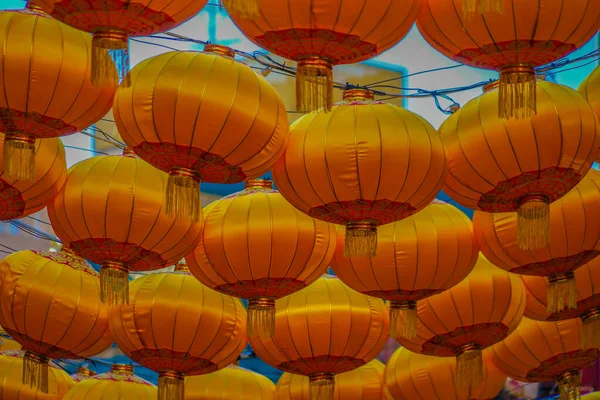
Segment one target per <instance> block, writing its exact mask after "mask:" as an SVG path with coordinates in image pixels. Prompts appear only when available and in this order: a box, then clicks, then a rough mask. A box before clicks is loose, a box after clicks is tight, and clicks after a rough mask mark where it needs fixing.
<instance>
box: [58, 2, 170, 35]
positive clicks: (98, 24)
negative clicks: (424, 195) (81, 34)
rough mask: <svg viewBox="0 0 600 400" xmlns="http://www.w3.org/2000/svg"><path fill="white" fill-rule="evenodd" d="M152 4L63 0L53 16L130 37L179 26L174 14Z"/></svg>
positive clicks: (85, 28) (86, 28)
mask: <svg viewBox="0 0 600 400" xmlns="http://www.w3.org/2000/svg"><path fill="white" fill-rule="evenodd" d="M150 3H152V2H150ZM151 5H152V4H150V6H151ZM150 6H146V5H143V4H139V3H135V2H131V1H130V0H93V1H92V0H63V1H61V2H60V3H56V4H55V5H54V9H53V10H52V12H51V13H50V15H52V16H53V17H54V18H56V19H58V20H61V21H64V22H65V23H66V24H67V25H71V26H73V27H75V28H77V29H80V30H82V31H86V32H94V31H97V30H101V29H102V28H105V29H106V27H110V29H112V30H121V31H123V32H125V33H127V34H128V35H130V36H148V35H151V34H153V33H157V32H165V31H168V30H170V29H171V28H173V27H174V26H175V21H174V20H173V18H171V16H169V15H167V14H165V13H163V12H160V11H155V10H153V9H151V8H150Z"/></svg>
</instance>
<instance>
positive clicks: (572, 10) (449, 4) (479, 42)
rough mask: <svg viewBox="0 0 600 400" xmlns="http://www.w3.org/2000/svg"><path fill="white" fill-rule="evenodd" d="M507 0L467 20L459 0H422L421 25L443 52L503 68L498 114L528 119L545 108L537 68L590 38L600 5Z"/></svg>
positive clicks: (580, 0)
mask: <svg viewBox="0 0 600 400" xmlns="http://www.w3.org/2000/svg"><path fill="white" fill-rule="evenodd" d="M464 1H471V2H472V1H473V0H464ZM503 2H504V10H505V12H504V13H496V14H490V15H486V16H483V15H475V16H472V18H469V16H465V15H462V14H461V13H458V12H456V7H457V6H456V1H455V0H441V1H440V0H423V5H422V7H421V11H420V13H419V17H418V19H417V25H418V27H419V30H420V31H421V33H422V34H423V37H424V38H425V39H426V40H427V42H429V44H430V45H431V46H433V47H434V48H435V49H436V50H438V51H439V52H441V53H442V54H444V55H445V56H447V57H450V58H451V59H453V60H455V61H457V62H460V63H463V64H467V65H470V66H472V67H478V68H486V69H493V70H496V71H499V72H500V90H499V95H498V96H497V97H495V98H494V105H496V104H497V105H498V116H499V117H500V118H507V119H511V118H529V117H530V116H531V115H533V114H535V113H536V110H537V111H544V110H545V109H546V107H545V106H544V105H543V104H540V103H537V108H536V96H537V95H543V93H540V91H539V90H536V87H535V69H534V68H535V67H539V66H542V65H546V64H550V63H551V62H553V61H556V60H558V59H559V58H562V57H564V56H566V55H567V54H569V53H571V52H573V51H575V50H576V49H577V48H579V47H581V46H582V45H584V44H585V43H586V42H587V41H588V40H590V39H591V38H592V37H593V36H594V35H595V34H596V32H597V31H598V28H600V8H598V7H594V3H595V0H576V1H573V2H571V3H569V6H568V7H565V4H564V1H563V0H540V1H538V2H536V3H535V4H531V3H530V2H522V1H519V0H503ZM463 4H464V3H463ZM544 97H545V96H544ZM538 100H539V99H538ZM554 112H555V111H554V109H552V113H554ZM482 122H483V121H482ZM527 123H529V122H527ZM483 125H485V124H483ZM486 133H487V131H486ZM544 143H545V141H544ZM545 144H546V143H545ZM515 145H518V141H517V143H515ZM474 147H475V148H478V147H477V146H474ZM535 148H536V147H535V146H534V149H535ZM478 149H479V150H480V151H483V150H484V148H482V147H479V148H478ZM544 150H546V151H547V150H548V148H547V147H544ZM550 155H552V153H550V154H549V156H550ZM553 157H554V156H553ZM567 158H568V157H567ZM568 159H569V160H568V161H567V162H569V163H570V158H568ZM530 162H532V163H535V162H537V159H533V160H530ZM500 164H501V163H500ZM527 171H528V170H527V169H524V170H523V172H527Z"/></svg>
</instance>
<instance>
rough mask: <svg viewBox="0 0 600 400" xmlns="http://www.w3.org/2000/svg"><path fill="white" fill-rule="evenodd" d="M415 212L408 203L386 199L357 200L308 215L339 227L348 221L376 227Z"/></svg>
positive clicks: (335, 204) (325, 207)
mask: <svg viewBox="0 0 600 400" xmlns="http://www.w3.org/2000/svg"><path fill="white" fill-rule="evenodd" d="M415 211H416V210H415V208H414V207H413V206H411V205H410V204H408V203H400V202H394V201H390V200H386V199H383V200H375V201H372V200H360V199H359V200H352V201H341V202H334V203H328V204H325V205H322V206H319V207H314V208H311V209H310V211H309V212H308V215H310V216H311V217H313V218H316V219H320V220H323V221H327V222H333V223H334V224H340V225H345V224H346V222H350V221H372V222H374V223H375V224H376V225H385V224H389V223H391V222H394V221H399V220H401V219H404V218H406V217H410V216H411V215H412V214H414V212H415Z"/></svg>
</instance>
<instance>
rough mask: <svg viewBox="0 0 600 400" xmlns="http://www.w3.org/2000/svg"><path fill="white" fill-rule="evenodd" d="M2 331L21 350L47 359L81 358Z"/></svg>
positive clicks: (17, 333)
mask: <svg viewBox="0 0 600 400" xmlns="http://www.w3.org/2000/svg"><path fill="white" fill-rule="evenodd" d="M4 330H5V331H6V333H8V334H9V335H10V337H11V338H12V339H13V340H15V341H17V342H18V343H19V344H20V345H21V346H23V348H26V349H27V350H29V351H33V352H34V353H37V354H41V355H43V356H46V357H48V358H68V359H77V358H81V356H79V355H77V354H75V353H72V352H70V351H67V350H65V349H61V348H59V347H56V346H51V345H49V344H47V343H44V342H40V341H39V340H35V339H30V338H29V337H28V336H27V335H25V334H23V333H19V332H17V331H15V330H12V329H9V328H4ZM98 339H100V338H98Z"/></svg>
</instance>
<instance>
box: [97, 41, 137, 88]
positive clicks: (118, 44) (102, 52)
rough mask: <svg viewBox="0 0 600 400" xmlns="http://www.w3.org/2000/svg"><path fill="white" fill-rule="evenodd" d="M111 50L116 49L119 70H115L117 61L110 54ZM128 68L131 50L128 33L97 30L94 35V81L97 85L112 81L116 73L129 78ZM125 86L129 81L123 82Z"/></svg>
mask: <svg viewBox="0 0 600 400" xmlns="http://www.w3.org/2000/svg"><path fill="white" fill-rule="evenodd" d="M109 50H113V51H115V55H116V61H117V62H116V64H117V68H118V69H119V71H117V70H115V63H114V62H113V59H112V58H111V56H110V53H109ZM128 70H129V51H128V37H127V34H125V33H124V32H120V31H110V30H109V31H98V32H95V33H94V35H93V37H92V74H91V75H92V83H93V84H94V85H95V86H103V85H105V84H106V82H111V81H112V80H113V79H114V78H115V74H118V75H120V76H121V77H122V78H124V79H127V80H128V79H129V76H128V74H127V72H128ZM124 72H125V73H124ZM123 73H124V74H123ZM121 74H123V75H121ZM123 86H129V85H128V84H127V82H123Z"/></svg>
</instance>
